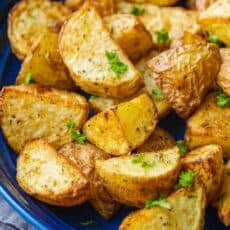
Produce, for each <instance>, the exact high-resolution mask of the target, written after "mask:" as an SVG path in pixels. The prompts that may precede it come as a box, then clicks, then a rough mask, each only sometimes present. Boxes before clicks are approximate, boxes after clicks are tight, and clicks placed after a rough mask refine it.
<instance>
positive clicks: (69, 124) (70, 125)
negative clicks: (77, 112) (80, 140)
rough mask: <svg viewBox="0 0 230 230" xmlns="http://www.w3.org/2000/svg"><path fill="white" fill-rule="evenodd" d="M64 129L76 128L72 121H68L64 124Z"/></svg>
mask: <svg viewBox="0 0 230 230" xmlns="http://www.w3.org/2000/svg"><path fill="white" fill-rule="evenodd" d="M66 127H67V128H68V129H74V128H75V127H76V125H75V123H74V122H73V121H72V120H69V121H68V122H67V123H66Z"/></svg>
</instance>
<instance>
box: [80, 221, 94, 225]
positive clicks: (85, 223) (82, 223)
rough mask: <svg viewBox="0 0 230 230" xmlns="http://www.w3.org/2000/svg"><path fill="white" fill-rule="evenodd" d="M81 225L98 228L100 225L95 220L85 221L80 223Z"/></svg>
mask: <svg viewBox="0 0 230 230" xmlns="http://www.w3.org/2000/svg"><path fill="white" fill-rule="evenodd" d="M80 225H82V226H97V225H98V223H97V222H96V221H94V220H84V221H81V222H80Z"/></svg>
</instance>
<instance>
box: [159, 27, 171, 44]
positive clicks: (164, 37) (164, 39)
mask: <svg viewBox="0 0 230 230" xmlns="http://www.w3.org/2000/svg"><path fill="white" fill-rule="evenodd" d="M157 42H158V43H166V44H167V43H169V42H170V38H169V34H168V31H167V30H166V29H162V30H159V31H158V32H157Z"/></svg>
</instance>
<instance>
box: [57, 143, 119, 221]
mask: <svg viewBox="0 0 230 230" xmlns="http://www.w3.org/2000/svg"><path fill="white" fill-rule="evenodd" d="M58 153H59V154H61V155H63V156H65V157H67V158H68V159H69V160H70V161H71V162H72V163H73V164H74V165H75V166H76V167H77V168H78V169H80V171H81V172H82V173H83V175H84V176H85V177H86V178H87V180H88V181H89V185H90V188H89V190H90V198H89V202H90V203H91V204H92V206H93V207H94V208H95V209H96V210H97V211H98V213H99V214H100V215H101V216H102V217H103V218H105V219H110V218H112V217H113V216H114V215H115V214H116V213H117V211H118V210H119V208H120V207H121V205H120V204H119V203H118V202H117V201H115V200H114V199H113V198H112V196H111V195H110V194H109V193H108V191H107V189H106V188H105V187H104V185H103V183H102V180H101V179H100V178H99V176H98V174H97V172H96V170H95V163H96V160H98V159H99V160H106V159H109V158H110V156H109V155H108V154H107V153H105V152H104V151H102V150H100V149H98V148H97V147H95V146H94V145H91V144H89V143H87V144H85V145H81V144H77V143H70V144H66V145H64V146H63V147H62V148H61V149H59V151H58Z"/></svg>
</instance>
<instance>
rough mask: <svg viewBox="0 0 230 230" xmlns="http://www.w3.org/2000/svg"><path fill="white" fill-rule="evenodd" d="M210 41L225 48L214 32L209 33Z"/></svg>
mask: <svg viewBox="0 0 230 230" xmlns="http://www.w3.org/2000/svg"><path fill="white" fill-rule="evenodd" d="M208 41H209V42H211V43H214V44H216V45H218V46H223V42H221V41H220V40H219V39H218V37H217V36H216V35H215V34H213V33H212V32H208Z"/></svg>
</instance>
